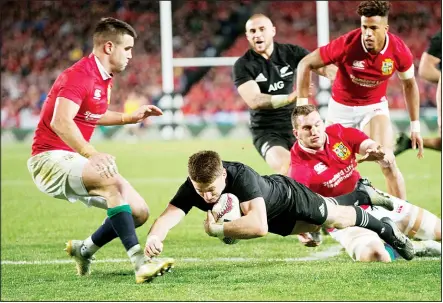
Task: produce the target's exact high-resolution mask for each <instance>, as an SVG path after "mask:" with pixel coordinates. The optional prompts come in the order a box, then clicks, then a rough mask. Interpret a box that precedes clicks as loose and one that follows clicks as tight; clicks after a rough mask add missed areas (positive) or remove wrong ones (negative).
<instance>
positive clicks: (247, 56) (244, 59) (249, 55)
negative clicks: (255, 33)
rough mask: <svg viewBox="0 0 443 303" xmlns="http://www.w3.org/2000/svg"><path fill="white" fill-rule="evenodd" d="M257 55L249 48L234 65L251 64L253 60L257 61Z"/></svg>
mask: <svg viewBox="0 0 443 303" xmlns="http://www.w3.org/2000/svg"><path fill="white" fill-rule="evenodd" d="M255 59H256V58H255V56H254V54H253V50H252V49H248V50H247V51H246V52H245V53H244V54H243V55H242V56H241V57H239V58H238V59H237V60H236V61H235V63H234V66H245V65H247V64H249V63H250V62H251V61H255Z"/></svg>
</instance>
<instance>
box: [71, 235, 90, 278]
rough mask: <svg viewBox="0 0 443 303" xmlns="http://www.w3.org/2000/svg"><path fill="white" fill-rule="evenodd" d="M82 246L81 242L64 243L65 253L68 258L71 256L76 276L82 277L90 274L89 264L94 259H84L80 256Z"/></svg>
mask: <svg viewBox="0 0 443 303" xmlns="http://www.w3.org/2000/svg"><path fill="white" fill-rule="evenodd" d="M82 245H83V241H82V240H69V241H68V242H67V243H66V248H65V251H66V253H67V254H68V256H71V257H73V258H74V260H75V264H76V268H77V275H79V276H84V275H89V274H90V273H91V263H92V260H94V257H92V256H91V257H89V258H87V257H84V256H83V255H82V254H81V247H82Z"/></svg>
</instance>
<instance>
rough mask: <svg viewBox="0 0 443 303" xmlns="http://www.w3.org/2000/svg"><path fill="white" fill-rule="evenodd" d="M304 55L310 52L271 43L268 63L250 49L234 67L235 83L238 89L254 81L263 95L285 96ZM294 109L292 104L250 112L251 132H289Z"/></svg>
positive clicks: (290, 90)
mask: <svg viewBox="0 0 443 303" xmlns="http://www.w3.org/2000/svg"><path fill="white" fill-rule="evenodd" d="M307 54H309V51H307V50H306V49H304V48H302V47H300V46H298V45H292V44H280V43H277V42H274V51H273V52H272V54H271V57H270V58H269V60H266V59H265V58H263V57H262V56H261V55H260V54H258V53H256V52H255V51H254V50H252V49H250V50H248V51H247V52H246V53H245V54H244V55H243V56H242V57H240V58H239V59H238V60H237V61H236V62H235V64H234V69H233V77H234V83H235V85H236V86H237V87H239V86H240V85H242V84H243V83H245V82H247V81H249V80H254V81H255V82H257V84H258V86H259V87H260V92H261V93H263V94H269V95H288V94H290V93H292V92H293V90H294V80H295V77H296V75H297V66H298V63H299V62H300V61H301V60H302V59H303V58H304V57H305V56H306V55H307ZM294 107H295V103H292V104H288V105H286V106H284V107H281V108H277V109H258V110H253V109H249V113H250V117H251V129H252V130H269V129H273V130H276V131H282V132H288V131H289V132H290V131H291V130H292V125H291V113H292V109H293V108H294Z"/></svg>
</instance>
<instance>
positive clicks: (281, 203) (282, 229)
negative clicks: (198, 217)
mask: <svg viewBox="0 0 443 303" xmlns="http://www.w3.org/2000/svg"><path fill="white" fill-rule="evenodd" d="M223 167H224V168H225V169H226V172H227V178H226V188H225V189H224V190H223V192H222V194H224V193H232V194H234V195H235V196H237V197H238V199H239V201H240V203H242V202H247V201H250V200H252V199H254V198H258V197H262V198H263V199H264V200H265V204H266V214H267V218H268V230H269V232H270V233H274V234H278V235H282V236H286V235H289V234H290V233H291V231H292V229H293V227H294V225H295V222H296V203H295V201H296V200H297V199H304V200H307V199H309V196H310V195H312V192H311V191H310V190H309V189H308V188H306V187H304V186H302V185H300V186H297V183H296V182H295V181H293V180H292V179H290V178H288V177H286V176H283V175H269V176H260V175H259V174H258V173H257V172H256V171H254V170H253V169H252V168H250V167H249V166H247V165H245V164H242V163H239V162H227V161H223ZM170 204H172V205H174V206H175V207H178V208H180V209H181V210H183V211H184V212H185V213H186V214H187V213H188V212H189V211H190V210H191V208H192V207H197V208H198V209H200V210H202V211H205V212H206V211H208V210H211V209H212V207H213V205H214V204H209V203H206V202H205V200H204V199H203V198H202V197H201V196H200V195H199V194H198V193H197V192H196V190H195V188H194V186H193V185H192V182H191V180H190V179H189V177H188V178H187V180H186V181H185V182H184V183H183V184H182V185H181V186H180V188H179V189H178V191H177V193H176V194H175V196H174V198H172V200H171V202H170Z"/></svg>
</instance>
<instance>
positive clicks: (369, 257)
mask: <svg viewBox="0 0 443 303" xmlns="http://www.w3.org/2000/svg"><path fill="white" fill-rule="evenodd" d="M357 261H359V262H391V257H390V256H389V253H388V252H387V251H386V250H384V249H383V251H381V250H373V249H366V250H365V251H363V252H362V253H361V254H360V255H359V256H358V258H357Z"/></svg>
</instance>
